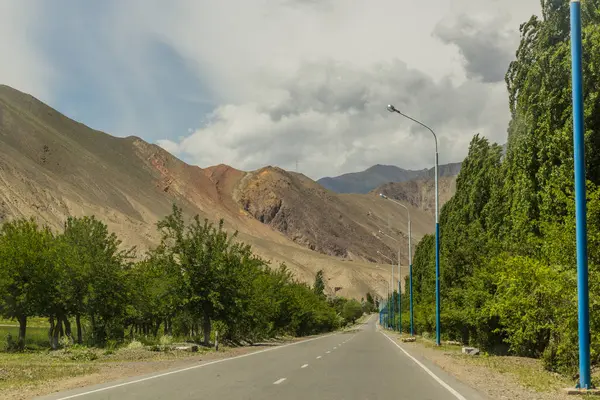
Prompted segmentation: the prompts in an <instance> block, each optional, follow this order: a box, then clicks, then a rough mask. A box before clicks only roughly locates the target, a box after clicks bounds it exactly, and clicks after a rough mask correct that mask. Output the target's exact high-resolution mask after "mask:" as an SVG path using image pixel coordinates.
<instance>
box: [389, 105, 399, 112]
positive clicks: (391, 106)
mask: <svg viewBox="0 0 600 400" xmlns="http://www.w3.org/2000/svg"><path fill="white" fill-rule="evenodd" d="M387 110H388V111H389V112H397V111H398V109H396V107H394V106H393V105H392V104H388V106H387Z"/></svg>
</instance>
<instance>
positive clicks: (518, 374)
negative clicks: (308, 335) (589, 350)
mask: <svg viewBox="0 0 600 400" xmlns="http://www.w3.org/2000/svg"><path fill="white" fill-rule="evenodd" d="M385 333H386V334H387V335H388V336H389V337H390V338H392V339H393V340H394V342H395V343H398V344H399V345H400V346H401V347H402V348H403V349H405V350H406V351H407V352H408V353H409V354H411V355H412V356H414V357H415V358H417V359H424V360H427V361H428V362H429V363H431V364H434V365H435V366H436V367H437V368H439V369H441V370H443V371H444V372H445V373H447V374H448V375H450V376H452V377H453V378H455V379H456V380H458V381H460V382H462V383H463V384H465V385H468V386H469V387H472V388H474V389H475V390H477V391H478V392H480V393H482V394H483V395H485V396H487V397H488V398H489V399H492V400H495V399H498V400H506V399H531V400H567V399H572V398H573V396H569V395H566V394H565V393H563V392H562V389H563V388H565V387H568V386H569V382H568V381H566V380H565V379H564V378H561V377H560V376H558V375H557V374H552V373H550V372H547V371H544V370H543V368H542V367H541V363H540V362H539V360H533V359H524V358H521V357H497V356H485V355H482V356H467V355H463V354H461V347H460V346H450V345H444V346H442V347H441V348H435V346H434V344H433V342H430V341H427V340H425V339H422V338H420V337H419V338H418V339H417V341H416V342H413V343H403V342H401V340H400V339H401V337H400V335H399V334H398V333H396V332H390V331H387V330H386V331H385ZM407 336H408V335H404V337H407ZM594 398H596V397H594Z"/></svg>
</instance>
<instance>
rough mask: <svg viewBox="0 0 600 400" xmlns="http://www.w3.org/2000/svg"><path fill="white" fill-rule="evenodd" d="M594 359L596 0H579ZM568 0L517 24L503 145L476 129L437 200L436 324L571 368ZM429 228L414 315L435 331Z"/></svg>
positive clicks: (598, 322) (596, 351) (573, 301)
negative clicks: (450, 192)
mask: <svg viewBox="0 0 600 400" xmlns="http://www.w3.org/2000/svg"><path fill="white" fill-rule="evenodd" d="M581 7H582V14H583V60H584V63H583V67H584V88H585V89H584V90H585V124H586V133H585V135H586V169H587V200H588V210H587V219H588V241H589V270H590V304H591V310H590V324H591V347H592V352H591V354H592V363H594V364H598V362H599V361H600V313H598V312H596V311H597V310H596V307H597V304H600V275H599V272H600V271H599V269H600V268H599V267H600V246H599V245H600V186H599V185H600V100H599V99H600V75H599V74H600V70H599V69H598V68H597V65H598V63H597V61H600V1H599V0H588V1H586V2H583V3H582V5H581ZM570 79H571V64H570V44H569V4H568V2H557V1H542V13H541V17H540V18H538V17H535V16H534V17H532V18H531V19H530V20H529V21H527V22H526V23H524V24H523V25H521V43H520V45H519V48H518V50H517V52H516V60H515V61H514V62H512V63H511V65H510V67H509V70H508V72H507V74H506V83H507V87H508V92H509V107H510V112H511V121H510V124H509V128H508V143H507V149H506V153H505V154H503V149H502V147H501V146H499V145H497V144H491V143H489V142H488V140H486V139H485V138H483V137H480V136H479V135H476V136H475V137H474V138H473V140H472V141H471V143H470V147H469V153H468V156H467V157H466V159H465V161H464V163H463V165H462V169H461V172H460V175H459V176H458V178H457V182H456V194H455V196H454V197H453V198H452V199H451V200H450V201H449V202H448V203H447V204H445V205H444V207H443V208H442V211H441V220H440V226H441V295H442V303H441V306H442V313H441V326H442V333H443V336H444V337H445V338H447V339H454V340H461V341H462V342H464V343H470V344H473V345H477V346H481V347H483V348H485V349H488V350H490V351H495V352H501V353H510V354H516V355H522V356H531V357H540V358H542V359H543V361H544V365H545V366H546V368H548V369H550V370H554V371H559V372H564V373H572V372H574V371H576V369H577V362H578V361H577V360H578V353H577V351H578V343H577V285H576V252H575V205H574V178H573V144H572V143H573V129H572V117H571V115H572V107H571V90H570V87H571V82H570ZM434 246H435V243H434V237H433V236H432V235H428V236H426V237H424V238H423V240H422V241H421V242H420V243H419V245H418V246H417V249H416V254H415V259H414V266H413V268H414V270H413V276H414V278H413V287H414V300H415V322H416V325H417V329H418V330H419V331H420V332H424V331H428V332H432V331H433V329H434V328H435V324H434V317H435V312H434V304H435V295H434V293H435V286H434V285H435V272H434V271H435V267H434V265H435V253H434Z"/></svg>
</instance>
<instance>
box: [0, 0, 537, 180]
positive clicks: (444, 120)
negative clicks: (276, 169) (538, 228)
mask: <svg viewBox="0 0 600 400" xmlns="http://www.w3.org/2000/svg"><path fill="white" fill-rule="evenodd" d="M2 1H3V0H0V4H4V3H2ZM107 4H108V3H107ZM109 4H111V6H110V7H111V9H110V10H109V12H107V13H106V14H104V15H103V18H99V19H98V20H99V21H101V23H102V24H106V25H107V27H106V28H105V29H104V30H102V32H104V37H108V38H111V42H112V46H107V47H108V48H109V53H108V54H103V55H102V57H97V59H98V61H99V62H104V63H106V62H110V59H111V58H110V57H112V58H118V59H119V60H120V62H121V64H122V65H125V66H127V69H128V71H129V73H130V75H131V79H132V81H133V82H135V85H136V87H141V88H143V89H144V90H145V91H144V93H147V96H148V97H151V98H158V99H159V98H160V97H161V93H158V92H157V90H156V88H157V87H158V86H157V84H156V82H153V81H152V79H153V78H152V75H149V74H148V73H147V72H146V69H147V68H146V66H145V62H146V60H147V57H145V56H144V53H145V49H146V47H147V46H148V45H149V44H151V43H153V42H155V41H156V40H159V41H161V42H164V43H165V44H167V45H168V46H170V47H171V48H172V49H173V50H174V51H176V52H177V54H178V55H179V56H180V57H181V58H182V59H184V60H186V62H188V63H189V64H190V65H193V66H195V72H196V74H197V76H198V77H199V78H200V79H201V80H202V82H206V83H207V84H208V89H207V90H208V92H209V93H210V95H211V96H212V98H211V101H212V103H214V104H217V105H218V106H217V107H215V109H214V110H213V111H212V113H210V115H207V116H206V117H205V118H203V115H202V114H199V115H198V121H201V120H204V121H205V122H203V124H202V126H199V127H197V129H195V130H193V131H192V132H189V131H188V130H187V129H186V128H187V127H188V125H185V126H184V127H183V128H182V129H181V131H177V132H173V131H172V130H169V121H167V120H164V118H163V119H160V120H159V122H160V126H161V129H164V131H165V134H164V136H163V139H162V140H159V141H157V144H159V145H160V146H162V147H163V148H165V149H167V150H168V151H171V152H173V153H174V154H176V155H182V156H184V157H185V158H186V160H191V161H193V162H196V163H197V164H198V165H200V166H201V167H206V166H208V165H213V164H219V163H227V164H230V165H232V166H234V167H237V168H242V169H253V168H258V167H260V166H263V165H267V164H271V165H279V166H281V167H284V168H289V169H293V168H294V165H295V162H296V159H298V161H299V165H300V170H301V172H304V173H305V174H307V175H309V176H311V177H313V178H319V177H321V176H324V175H334V174H339V173H343V172H349V171H354V170H358V169H362V168H366V167H368V166H370V165H373V164H376V163H385V164H395V165H399V166H402V167H405V168H423V167H427V166H429V165H430V164H431V161H432V152H433V147H432V142H431V140H432V139H431V137H429V134H428V132H427V131H423V130H421V129H420V128H419V127H418V126H415V125H414V124H412V123H411V122H410V121H408V120H404V119H401V118H400V117H399V116H397V115H392V114H389V113H387V112H386V111H385V106H386V104H387V103H388V102H392V103H394V104H395V105H396V106H397V107H399V108H402V109H403V110H404V111H405V112H406V113H408V114H410V115H412V116H413V117H415V118H418V119H420V120H422V121H423V122H425V123H427V124H428V125H430V126H431V127H432V128H433V129H435V130H436V131H437V133H438V135H439V140H440V161H441V162H451V161H457V160H460V159H461V158H462V157H463V156H464V155H465V154H466V150H467V144H468V142H469V140H470V139H471V137H472V135H473V134H475V133H481V134H484V135H486V136H488V137H490V138H491V139H492V140H497V141H500V142H503V141H504V140H505V138H506V124H507V121H508V107H507V94H506V93H505V88H504V83H503V82H502V81H501V79H500V78H501V75H502V71H503V70H504V69H506V67H507V66H508V65H504V64H507V63H508V61H509V60H510V58H511V56H512V55H513V54H514V51H515V50H516V48H513V49H511V46H514V44H516V43H517V42H518V27H519V24H520V23H521V22H523V21H525V20H527V19H528V18H529V17H530V15H531V14H532V13H534V12H537V11H538V9H539V1H538V0H502V1H500V0H430V1H429V2H427V3H423V2H416V1H397V0H354V1H351V2H349V1H346V0H321V1H319V0H179V1H177V2H164V1H158V0H130V1H127V2H120V1H119V2H114V3H109ZM107 7H109V6H107ZM80 8H81V7H80ZM497 16H501V18H498V17H497ZM486 21H487V22H486ZM490 21H491V22H490ZM56 23H57V24H58V23H60V21H56ZM108 26H110V28H108ZM1 29H2V28H0V32H4V31H2V30H1ZM9 30H10V31H11V32H13V33H14V32H18V27H16V26H12V27H11V28H9ZM3 36H6V35H3ZM9 36H10V35H9ZM24 37H26V35H24ZM0 40H2V39H0ZM23 40H25V39H23ZM0 43H2V42H0ZM91 44H92V45H93V43H91ZM0 46H1V45H0ZM28 47H29V48H31V45H30V44H28ZM83 47H85V48H87V49H90V51H91V52H92V53H93V51H95V50H96V49H95V48H94V47H93V46H92V47H90V46H88V44H87V43H86V45H85V46H83ZM91 49H93V50H91ZM104 50H106V49H104ZM90 51H87V52H83V53H82V54H81V56H83V57H91V55H90V54H91V53H90ZM31 54H33V56H35V54H34V53H31ZM499 54H500V55H501V56H498V55H499ZM492 56H496V57H495V58H492ZM23 60H27V57H24V58H23ZM490 60H494V61H493V63H489V61H490ZM42 61H43V60H42ZM32 62H35V60H34V61H32ZM40 64H41V65H43V62H41V63H40ZM121 64H120V65H121ZM0 68H2V67H1V66H0ZM96 68H98V70H99V71H105V70H106V69H105V68H104V67H103V66H102V64H98V65H96ZM0 72H2V70H1V69H0ZM13 75H14V73H13ZM15 76H18V79H26V78H24V76H23V74H21V75H19V74H16V75H15ZM36 76H37V75H36ZM99 76H100V78H99V79H103V80H105V81H106V85H105V88H106V89H105V90H106V91H114V92H115V93H121V92H122V91H123V88H122V86H121V85H120V83H119V82H118V81H111V76H110V73H102V74H100V75H99ZM15 79H16V78H15ZM38 84H39V83H33V85H38ZM21 87H24V86H23V85H21ZM202 95H205V93H204V94H199V96H200V97H201V96H202ZM115 96H116V95H115ZM116 97H117V100H118V103H119V104H120V108H122V109H125V110H128V112H127V114H126V117H127V118H126V120H125V121H124V123H123V124H124V126H126V129H125V130H126V131H130V132H136V131H138V130H137V129H136V125H141V124H140V121H145V120H147V118H149V117H151V116H155V115H157V114H160V113H161V111H162V110H164V107H169V104H164V103H161V102H155V107H156V109H140V107H135V106H132V105H131V104H126V103H127V102H130V101H132V98H131V97H130V96H125V95H121V94H119V95H118V96H116ZM121 103H123V104H121ZM172 125H175V124H174V123H173V124H172ZM139 131H143V129H140V130H139ZM180 135H184V137H183V138H181V137H180Z"/></svg>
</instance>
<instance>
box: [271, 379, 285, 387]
mask: <svg viewBox="0 0 600 400" xmlns="http://www.w3.org/2000/svg"><path fill="white" fill-rule="evenodd" d="M286 379H287V378H281V379H277V380H276V381H275V382H273V385H279V384H280V383H281V382H283V381H285V380H286Z"/></svg>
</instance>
